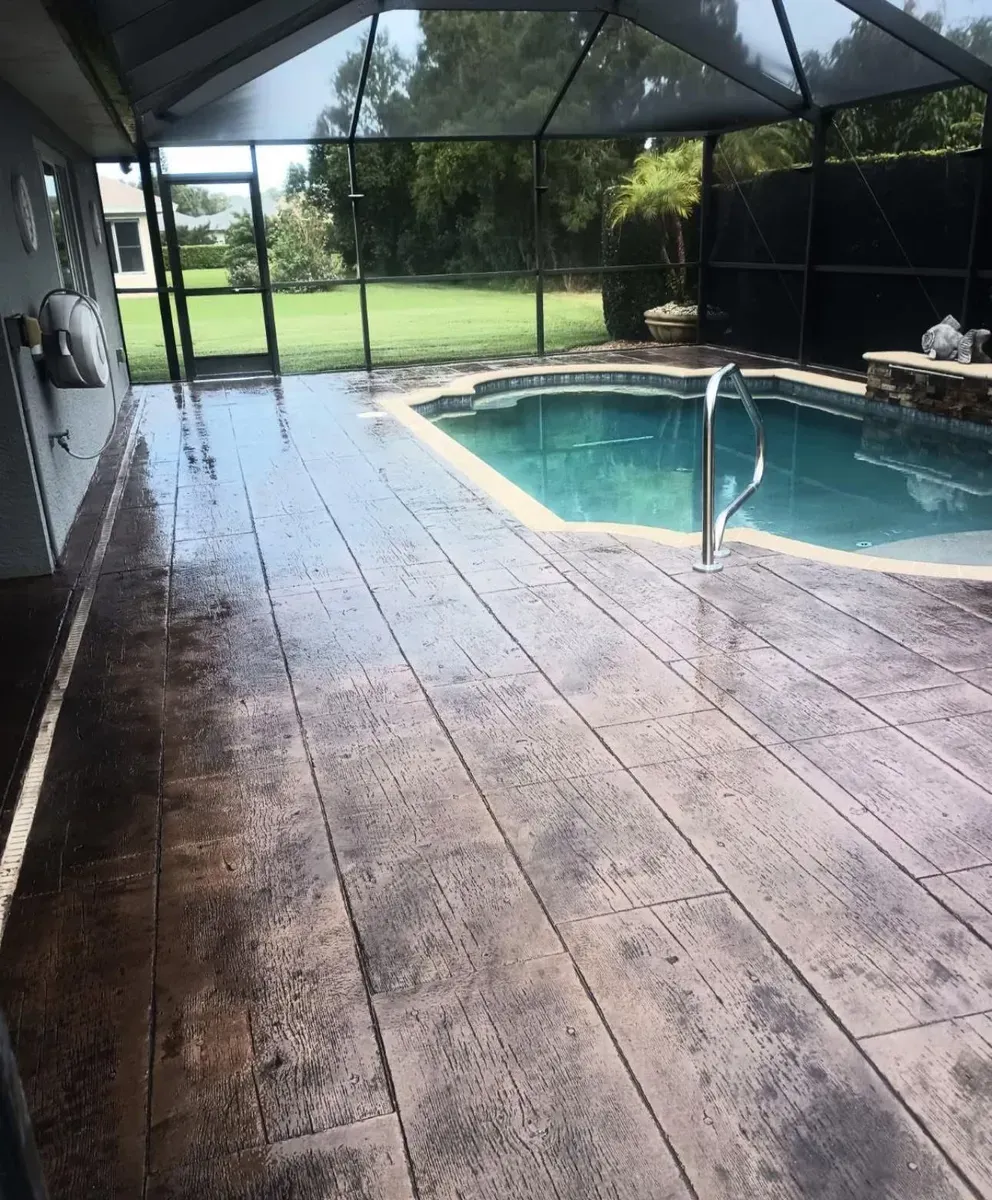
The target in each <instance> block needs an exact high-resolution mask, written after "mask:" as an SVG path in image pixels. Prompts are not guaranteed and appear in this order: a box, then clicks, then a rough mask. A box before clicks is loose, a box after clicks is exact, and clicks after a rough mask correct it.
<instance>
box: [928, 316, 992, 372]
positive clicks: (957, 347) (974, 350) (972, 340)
mask: <svg viewBox="0 0 992 1200" xmlns="http://www.w3.org/2000/svg"><path fill="white" fill-rule="evenodd" d="M990 336H992V333H990V331H989V330H988V329H969V330H968V332H967V333H962V332H961V323H960V321H958V320H956V319H955V318H954V317H952V316H946V317H945V318H944V319H943V321H941V322H940V324H939V325H932V326H931V327H930V328H929V329H928V330H927V331H926V333H925V334H924V335H923V353H924V354H925V355H926V356H927V358H937V359H940V360H942V361H943V362H959V363H970V362H972V361H974V362H988V361H989V360H988V356H987V355H986V354H985V350H984V346H985V342H986V340H987V339H988V338H989V337H990Z"/></svg>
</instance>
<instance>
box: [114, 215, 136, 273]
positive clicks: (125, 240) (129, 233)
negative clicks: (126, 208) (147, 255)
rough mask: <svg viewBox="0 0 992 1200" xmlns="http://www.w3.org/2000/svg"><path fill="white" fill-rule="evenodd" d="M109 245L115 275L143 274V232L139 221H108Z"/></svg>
mask: <svg viewBox="0 0 992 1200" xmlns="http://www.w3.org/2000/svg"><path fill="white" fill-rule="evenodd" d="M107 245H108V246H109V247H110V260H111V262H112V263H113V264H114V274H115V275H118V274H121V273H124V274H128V273H131V274H141V273H142V272H143V271H144V269H145V259H144V255H143V254H142V253H141V230H140V227H139V224H138V222H137V221H108V222H107Z"/></svg>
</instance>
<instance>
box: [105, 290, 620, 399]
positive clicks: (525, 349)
mask: <svg viewBox="0 0 992 1200" xmlns="http://www.w3.org/2000/svg"><path fill="white" fill-rule="evenodd" d="M223 275H224V272H222V271H219V272H218V271H195V272H194V271H188V272H187V273H186V284H187V286H188V287H217V286H223ZM218 276H219V277H220V278H217V277H218ZM367 292H368V308H369V336H370V339H371V343H372V359H373V362H374V363H375V364H376V365H380V364H388V363H402V362H430V361H444V360H445V359H459V358H464V359H472V358H491V357H494V356H499V355H511V354H513V355H517V354H533V353H534V351H535V349H536V343H535V336H536V335H535V313H534V309H535V303H534V293H533V292H532V291H527V292H523V291H507V290H503V289H496V288H486V287H478V286H468V285H464V284H423V283H373V284H369V286H368V289H367ZM120 307H121V316H122V318H123V322H124V337H125V340H126V342H127V352H128V360H129V362H130V365H131V374H132V377H133V378H134V379H136V380H153V379H163V378H164V377H165V374H166V367H165V346H164V343H163V340H162V329H161V324H160V321H159V308H158V299H157V297H155V296H121V297H120ZM274 307H275V319H276V335H277V337H278V341H279V357H280V361H281V366H282V370H283V373H284V374H287V375H291V374H295V373H300V372H307V371H333V370H338V369H341V368H344V367H358V366H361V365H362V364H363V362H364V358H363V353H362V323H361V315H360V311H359V292H358V288H357V286H355V285H354V284H341V285H339V286H338V287H336V288H334V289H333V290H332V291H328V292H310V293H303V294H292V293H288V292H277V293H276V294H275V296H274ZM544 309H545V312H544V322H545V347H546V349H547V350H549V351H550V350H567V349H572V348H574V347H576V346H585V345H595V344H596V343H598V342H603V341H605V340H606V338H607V333H606V329H605V327H604V325H603V305H602V299H601V297H600V294H599V292H550V293H548V294H546V295H545V305H544ZM189 311H190V328H191V331H192V335H193V346H194V349H195V350H196V352H197V353H198V354H224V353H233V352H236V351H237V352H242V353H246V352H250V351H264V349H265V330H264V326H263V323H262V305H261V300H260V298H259V296H257V295H240V296H233V295H229V296H191V297H190V298H189Z"/></svg>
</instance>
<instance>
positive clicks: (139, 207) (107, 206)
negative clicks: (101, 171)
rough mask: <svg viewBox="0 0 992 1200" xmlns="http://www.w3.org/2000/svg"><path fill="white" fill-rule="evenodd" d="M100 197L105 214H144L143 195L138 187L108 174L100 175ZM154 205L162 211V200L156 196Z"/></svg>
mask: <svg viewBox="0 0 992 1200" xmlns="http://www.w3.org/2000/svg"><path fill="white" fill-rule="evenodd" d="M100 199H101V200H102V201H103V211H104V212H105V213H106V214H107V216H108V217H109V216H119V215H120V214H121V213H127V214H128V215H129V216H132V215H133V216H141V217H143V216H144V215H145V197H144V193H143V192H142V190H141V188H140V187H135V186H134V185H133V184H130V183H124V182H123V180H120V179H114V178H112V177H111V176H109V175H101V176H100ZM155 207H156V208H157V209H158V211H159V212H161V211H162V202H161V200H159V199H158V197H157V196H156V198H155Z"/></svg>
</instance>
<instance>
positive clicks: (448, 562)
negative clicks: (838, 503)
mask: <svg viewBox="0 0 992 1200" xmlns="http://www.w3.org/2000/svg"><path fill="white" fill-rule="evenodd" d="M431 374H432V375H433V374H435V373H431ZM424 378H425V373H417V372H402V373H400V372H396V373H393V374H392V375H388V376H383V377H381V378H380V379H379V380H378V381H377V380H376V379H373V380H372V381H371V382H370V381H368V380H366V379H365V378H364V377H361V378H358V377H353V378H350V379H349V378H343V377H338V378H334V377H330V378H316V377H315V378H310V379H297V380H287V381H285V382H284V383H283V384H282V385H279V386H275V385H261V384H260V385H253V386H251V387H247V388H235V387H231V386H229V387H221V386H217V387H214V388H210V389H203V390H200V391H196V392H194V393H193V394H190V393H189V392H188V391H187V392H183V391H182V390H177V391H175V392H173V390H172V389H170V388H167V387H160V388H146V389H142V391H141V394H140V396H139V403H141V404H142V405H143V406H142V407H141V408H140V409H139V411H138V416H137V418H136V419H137V420H138V422H139V426H138V434H137V442H136V447H137V448H136V452H135V456H134V459H133V464H132V469H131V473H130V477H129V478H128V481H127V486H126V488H125V492H124V500H123V504H122V507H121V509H120V512H119V514H118V516H117V520H116V525H115V528H114V533H113V537H112V539H111V543H110V547H109V550H108V554H107V557H106V560H105V562H104V565H103V573H102V576H101V578H100V582H99V587H98V590H97V595H96V600H95V604H94V609H93V615H92V618H91V621H90V624H89V626H88V628H87V632H86V636H85V639H84V642H83V646H82V649H81V652H80V658H79V661H78V665H77V669H76V672H75V674H74V676H73V679H72V683H71V686H70V689H69V693H68V695H67V697H66V702H65V706H64V708H63V712H62V717H61V720H60V723H59V726H58V730H57V734H56V740H55V746H54V749H53V755H52V760H51V763H50V767H49V771H48V775H47V777H46V782H45V788H44V794H43V796H42V803H41V807H40V810H39V814H38V817H37V820H36V823H35V827H34V831H33V835H32V839H31V842H30V845H29V848H28V853H27V857H26V860H25V863H24V869H23V873H22V877H21V884H20V889H19V892H18V896H17V899H16V901H15V903H14V907H13V911H12V915H11V919H10V923H9V925H8V928H7V932H6V935H5V938H4V941H3V945H2V950H0V1004H2V1007H3V1009H4V1011H5V1012H6V1014H7V1016H8V1019H9V1022H10V1025H11V1029H12V1033H13V1035H14V1037H15V1040H16V1044H17V1052H18V1056H19V1061H20V1066H21V1071H22V1073H23V1077H24V1082H25V1087H26V1090H27V1094H28V1099H29V1103H30V1106H31V1109H32V1112H33V1115H34V1120H35V1123H36V1131H37V1136H38V1140H39V1143H40V1145H41V1149H42V1156H43V1159H44V1164H45V1168H46V1171H47V1175H48V1179H49V1183H50V1187H51V1192H52V1195H53V1197H62V1196H71V1197H80V1198H81V1197H101V1198H116V1197H121V1198H122V1200H123V1198H125V1197H126V1198H128V1200H131V1198H133V1197H136V1196H141V1195H146V1196H148V1197H150V1198H154V1200H166V1198H168V1200H179V1198H199V1197H203V1198H209V1200H227V1198H230V1200H235V1198H241V1197H258V1198H259V1200H261V1198H266V1200H268V1198H270V1197H271V1198H273V1200H275V1198H277V1197H279V1198H281V1197H288V1196H300V1197H306V1198H309V1197H313V1198H314V1200H316V1198H317V1197H321V1198H325V1197H341V1198H344V1197H347V1198H348V1200H401V1198H402V1200H410V1198H412V1197H414V1196H420V1197H424V1198H428V1197H429V1198H431V1200H435V1198H436V1200H456V1197H465V1198H469V1197H471V1198H473V1200H474V1198H476V1197H479V1198H483V1197H485V1198H493V1200H496V1198H499V1200H531V1198H534V1200H537V1198H540V1200H545V1198H546V1197H550V1196H557V1197H561V1198H562V1200H565V1198H566V1197H567V1198H569V1200H571V1198H573V1197H574V1198H576V1200H578V1198H580V1197H581V1198H582V1200H587V1198H591V1197H603V1198H604V1200H605V1198H606V1197H610V1198H611V1200H648V1198H650V1200H660V1198H672V1200H674V1198H676V1197H678V1198H686V1197H690V1196H695V1197H702V1198H705V1200H731V1198H734V1200H736V1198H739V1197H758V1196H761V1197H764V1196H768V1197H813V1196H816V1197H830V1198H831V1200H840V1198H842V1197H843V1198H851V1200H863V1198H867V1197H871V1198H872V1200H944V1198H945V1197H946V1198H949V1197H963V1196H967V1195H969V1194H975V1193H978V1194H981V1195H984V1196H987V1197H992V1141H990V1134H989V1130H990V1128H992V1084H990V1081H992V1017H990V1016H989V1013H990V1011H992V806H990V792H992V766H990V760H989V756H988V749H987V748H988V745H989V739H990V735H992V624H990V621H989V617H990V614H992V585H983V584H962V583H957V582H952V581H940V580H920V581H918V582H917V581H913V580H911V579H906V578H901V579H895V578H889V577H887V576H884V575H876V574H866V573H860V572H845V571H842V570H839V569H837V568H833V567H827V566H823V565H819V564H812V563H808V562H803V561H800V560H796V559H791V558H786V557H782V556H771V555H765V554H762V553H761V552H759V551H756V550H751V551H749V552H747V553H748V554H749V555H750V557H742V556H740V555H739V554H738V555H735V557H734V558H733V559H732V560H731V562H730V565H729V567H728V569H727V570H726V571H725V572H724V573H723V574H722V575H719V576H705V577H704V576H699V575H695V574H693V573H692V572H691V571H690V570H689V564H690V561H691V554H690V552H688V551H683V550H675V549H669V548H665V547H662V546H658V545H656V544H653V543H646V542H638V541H635V540H628V541H621V540H618V539H615V538H613V537H609V536H605V535H580V534H571V533H570V534H556V535H550V534H546V535H537V534H534V533H532V532H530V531H528V530H527V529H525V528H523V527H522V526H520V525H519V524H517V523H515V522H514V521H513V520H512V519H511V518H509V517H508V516H506V515H505V514H504V513H502V512H501V511H499V510H497V509H496V508H495V506H494V505H493V504H492V502H490V501H488V500H487V499H486V498H485V497H484V496H482V495H481V494H479V493H478V492H476V491H475V490H474V489H473V488H472V487H471V486H469V485H467V484H466V483H465V482H463V481H462V480H461V479H460V478H458V477H456V476H455V475H453V474H452V473H451V472H450V471H449V469H448V468H446V467H445V466H444V465H442V464H441V463H440V462H439V461H437V460H436V459H435V458H434V457H432V455H431V454H430V453H429V451H427V450H426V449H425V448H424V447H423V446H422V445H421V444H420V443H419V442H417V441H416V440H415V439H414V438H413V437H412V436H411V435H410V434H409V433H407V432H406V431H405V430H403V429H402V428H401V427H400V426H398V425H397V424H396V423H395V422H394V421H393V420H392V419H391V418H387V417H384V416H383V415H382V414H381V413H380V412H379V411H378V410H377V408H376V404H375V395H376V392H377V390H379V389H384V390H395V389H396V388H397V387H408V386H409V387H413V386H421V385H422V384H423V382H424ZM108 485H109V481H108V479H107V478H106V474H105V475H104V476H102V477H99V478H98V480H97V482H96V484H95V485H94V486H95V488H96V489H97V492H95V493H94V495H98V494H100V493H99V489H104V493H103V495H104V498H105V492H106V489H107V487H108ZM95 507H96V501H95V500H94V501H91V503H90V508H89V509H88V510H87V512H85V513H84V518H83V519H84V522H85V521H86V520H89V519H90V516H89V514H90V510H95ZM71 587H72V581H71V579H68V580H67V579H64V578H63V579H60V580H59V581H56V582H55V583H53V584H51V585H47V584H43V585H31V586H30V587H28V586H23V587H19V588H15V589H11V590H10V591H9V592H6V593H4V594H3V595H2V596H0V601H2V603H3V605H4V606H5V608H4V611H5V612H6V614H7V618H6V619H7V628H8V629H9V628H11V626H12V625H13V624H14V623H19V622H23V623H24V625H23V627H24V628H25V629H26V630H29V631H31V630H33V631H34V632H29V635H26V641H25V645H26V646H31V645H34V644H35V643H37V644H39V645H40V644H43V643H44V642H45V639H46V637H47V638H48V639H49V641H51V639H52V638H54V636H55V630H56V628H57V625H58V621H59V619H60V614H61V612H62V610H63V608H64V605H65V603H66V596H67V595H68V594H69V591H70V589H71ZM39 597H41V598H42V599H39ZM60 606H61V607H60ZM30 622H34V624H33V625H32V624H30ZM12 653H13V654H17V653H21V656H22V658H23V657H25V655H26V653H27V652H26V651H23V652H22V651H18V650H16V649H15V650H14V651H12ZM17 661H18V663H20V659H18V660H17ZM18 671H19V672H20V673H21V674H22V675H23V677H24V679H25V687H28V686H29V685H30V683H31V680H35V685H36V683H37V680H36V676H38V672H37V670H36V668H35V666H34V665H33V660H32V663H25V664H24V665H23V666H19V667H18ZM32 672H34V674H32ZM42 673H43V672H42ZM19 703H20V705H21V706H20V708H18V707H17V705H18V704H19ZM28 707H29V706H28ZM24 710H25V704H24V703H23V702H21V701H19V700H18V699H17V697H16V696H12V698H11V700H10V701H9V706H8V712H7V718H8V720H7V724H8V726H9V727H10V729H11V731H12V732H11V733H10V736H9V737H8V739H7V740H8V741H10V742H11V744H13V739H14V732H13V731H14V730H15V729H16V728H21V729H22V730H23V726H24V723H25V721H26V719H27V718H26V716H25V715H24ZM8 757H10V756H9V755H8Z"/></svg>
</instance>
